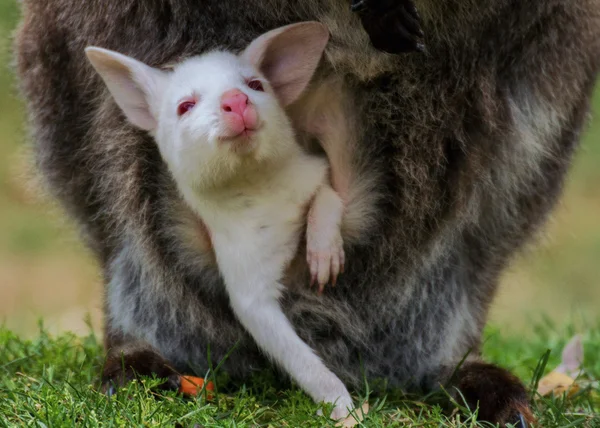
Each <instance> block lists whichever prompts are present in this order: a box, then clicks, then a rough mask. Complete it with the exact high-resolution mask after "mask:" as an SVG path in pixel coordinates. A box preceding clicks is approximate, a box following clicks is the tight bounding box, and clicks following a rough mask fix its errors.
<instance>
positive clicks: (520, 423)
mask: <svg viewBox="0 0 600 428" xmlns="http://www.w3.org/2000/svg"><path fill="white" fill-rule="evenodd" d="M515 428H528V425H527V421H526V420H525V417H524V416H523V415H522V414H521V413H519V416H518V417H517V423H516V424H515Z"/></svg>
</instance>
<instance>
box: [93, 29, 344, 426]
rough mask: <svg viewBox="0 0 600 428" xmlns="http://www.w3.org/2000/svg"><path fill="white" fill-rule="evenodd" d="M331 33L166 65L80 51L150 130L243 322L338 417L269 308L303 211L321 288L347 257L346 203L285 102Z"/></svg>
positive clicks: (269, 37)
mask: <svg viewBox="0 0 600 428" xmlns="http://www.w3.org/2000/svg"><path fill="white" fill-rule="evenodd" d="M328 38H329V32H328V30H327V28H326V27H325V26H324V25H322V24H320V23H318V22H305V23H299V24H293V25H289V26H286V27H283V28H278V29H275V30H272V31H270V32H268V33H266V34H264V35H262V36H260V37H258V38H257V39H255V40H254V41H253V42H252V43H250V45H249V46H248V47H247V48H246V49H245V50H244V51H243V52H242V53H241V54H240V55H237V56H236V55H235V54H233V53H230V52H226V51H214V52H210V53H206V54H204V55H201V56H197V57H192V58H189V59H186V60H185V61H183V62H182V63H180V64H177V65H175V66H174V68H173V70H172V71H163V70H159V69H157V68H152V67H149V66H147V65H145V64H143V63H141V62H139V61H136V60H135V59H133V58H130V57H127V56H124V55H121V54H118V53H116V52H112V51H108V50H105V49H101V48H97V47H88V48H87V49H86V53H87V56H88V58H89V60H90V61H91V63H92V64H93V66H94V67H95V68H96V70H97V71H98V72H99V73H100V75H101V76H102V78H103V79H104V81H105V82H106V85H107V86H108V88H109V90H110V92H111V93H112V95H113V97H114V99H115V100H116V102H117V104H118V105H119V106H120V107H121V109H122V110H123V112H124V113H125V115H126V116H127V118H128V119H129V120H130V121H131V122H132V123H133V124H134V125H135V126H137V127H139V128H141V129H143V130H146V131H149V132H150V133H151V135H152V136H153V137H154V139H155V140H156V142H157V143H158V147H159V150H160V153H161V154H162V156H163V158H164V159H165V161H166V163H167V165H168V167H169V170H170V171H171V173H172V174H173V177H174V179H175V182H176V184H177V187H178V189H179V191H180V192H181V195H182V196H183V198H184V200H185V201H186V202H187V203H188V204H189V206H190V207H191V208H192V209H193V211H194V212H195V213H196V214H197V215H198V216H199V217H200V218H201V219H202V220H203V221H204V223H205V225H206V227H207V230H208V233H209V235H210V241H211V244H212V245H213V247H214V251H215V254H216V259H217V264H218V266H219V270H220V272H221V275H222V277H223V280H224V282H225V287H226V289H227V292H228V294H229V298H230V300H231V307H232V308H233V311H234V312H235V314H236V316H237V317H238V319H239V320H240V322H241V323H242V325H243V326H244V327H245V328H246V329H247V330H248V331H249V332H250V334H251V335H252V337H253V338H254V339H255V340H256V342H257V344H258V345H259V347H260V348H261V349H262V350H263V351H265V352H266V353H267V354H268V355H269V356H270V357H271V358H273V359H274V360H275V361H276V362H277V363H278V364H279V365H281V366H282V367H283V368H284V369H285V370H286V371H287V372H288V373H289V374H290V375H291V377H292V378H294V379H295V380H296V381H297V382H298V384H299V385H300V386H301V387H302V388H304V390H305V391H307V392H308V394H309V395H310V396H311V397H312V398H313V399H314V400H315V401H317V402H320V401H325V402H329V403H336V407H335V409H334V411H333V414H332V417H333V418H335V419H338V418H341V417H343V416H346V415H347V413H348V410H347V408H351V407H352V400H351V398H350V394H349V393H348V391H347V390H346V387H345V386H344V384H343V383H342V382H341V381H340V380H339V379H338V377H337V376H336V375H334V374H333V373H332V372H331V371H330V370H329V369H328V368H327V367H326V366H325V365H324V364H323V362H322V361H321V360H320V358H319V357H317V356H316V355H315V353H314V352H313V350H312V349H311V348H310V347H309V346H308V345H307V344H306V343H304V342H303V341H302V340H301V339H300V338H299V337H298V335H297V334H296V332H295V331H294V329H293V327H292V326H291V324H290V323H289V321H288V319H287V318H286V317H285V315H284V314H283V312H282V311H281V308H280V307H279V303H278V300H279V298H280V296H281V290H282V287H283V286H282V284H281V283H280V280H281V278H282V277H283V275H284V270H285V268H286V267H287V266H288V265H289V263H290V262H291V261H292V259H293V258H294V255H295V254H296V251H297V249H298V244H299V242H300V234H301V232H302V227H303V225H304V224H305V218H306V208H307V207H308V206H310V208H309V210H308V226H307V232H306V236H307V247H308V248H307V258H308V263H309V265H310V270H311V274H312V278H313V281H315V280H316V281H318V283H319V288H320V290H322V288H323V286H324V285H325V283H326V282H327V281H328V280H329V279H330V277H331V279H332V281H333V282H334V283H335V280H336V278H337V276H338V273H339V271H340V269H341V268H343V264H344V250H343V245H342V237H341V234H340V233H341V232H340V226H341V220H342V211H343V204H342V200H341V199H340V197H339V196H338V195H337V194H336V193H335V191H334V190H333V189H332V188H331V186H330V185H329V182H328V180H329V178H328V167H327V161H326V159H325V158H322V157H317V156H315V155H309V154H307V153H306V152H305V151H304V150H303V149H302V148H301V147H300V145H299V144H298V143H297V141H296V139H295V136H294V130H293V128H292V124H291V122H290V121H289V120H288V118H287V116H286V113H285V111H284V109H283V107H285V106H288V105H290V104H291V103H293V102H294V101H296V100H297V99H298V98H299V96H300V94H301V93H302V92H303V91H304V89H305V88H306V86H307V85H308V83H309V81H310V79H311V77H312V75H313V73H314V71H315V69H316V68H317V65H318V64H319V62H320V59H321V56H322V54H323V50H324V49H325V45H326V44H327V41H328ZM339 126H343V124H339ZM338 143H339V144H342V145H343V144H344V142H343V141H340V142H338Z"/></svg>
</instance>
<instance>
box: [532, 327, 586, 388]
mask: <svg viewBox="0 0 600 428" xmlns="http://www.w3.org/2000/svg"><path fill="white" fill-rule="evenodd" d="M582 363H583V343H582V340H581V336H580V335H577V336H575V337H573V338H572V339H571V340H570V341H569V343H567V345H566V346H565V348H564V349H563V352H562V361H561V363H560V364H559V365H558V367H556V368H555V369H554V370H552V371H551V372H550V373H548V374H547V375H546V376H544V377H543V378H542V379H540V383H539V385H538V390H537V392H538V393H539V394H540V395H541V396H542V397H544V396H546V395H550V394H554V395H562V394H564V393H565V392H567V395H568V396H569V397H570V396H572V395H573V394H575V393H576V392H577V391H578V390H579V386H578V385H577V384H576V383H575V379H574V378H576V377H577V376H579V373H580V372H581V364H582Z"/></svg>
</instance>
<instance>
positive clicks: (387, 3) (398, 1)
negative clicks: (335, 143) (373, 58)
mask: <svg viewBox="0 0 600 428" xmlns="http://www.w3.org/2000/svg"><path fill="white" fill-rule="evenodd" d="M350 8H351V10H352V11H353V12H355V13H357V14H358V15H359V17H360V19H361V22H362V24H363V28H364V29H365V31H366V32H367V34H368V35H369V38H370V39H371V43H372V44H373V46H374V47H375V48H376V49H379V50H381V51H384V52H388V53H394V54H398V53H402V52H414V51H417V52H423V51H424V50H425V45H424V43H423V41H422V38H423V36H424V33H423V30H422V29H421V19H420V17H419V13H418V12H417V8H416V7H415V5H414V3H413V1H412V0H352V2H351V5H350Z"/></svg>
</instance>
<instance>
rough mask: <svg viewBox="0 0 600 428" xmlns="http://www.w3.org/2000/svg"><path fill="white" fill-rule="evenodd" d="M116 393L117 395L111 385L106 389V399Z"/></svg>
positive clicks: (115, 389)
mask: <svg viewBox="0 0 600 428" xmlns="http://www.w3.org/2000/svg"><path fill="white" fill-rule="evenodd" d="M116 393H117V388H115V386H114V385H112V384H111V385H110V386H109V387H108V388H106V396H107V397H112V396H113V395H115V394H116Z"/></svg>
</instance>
